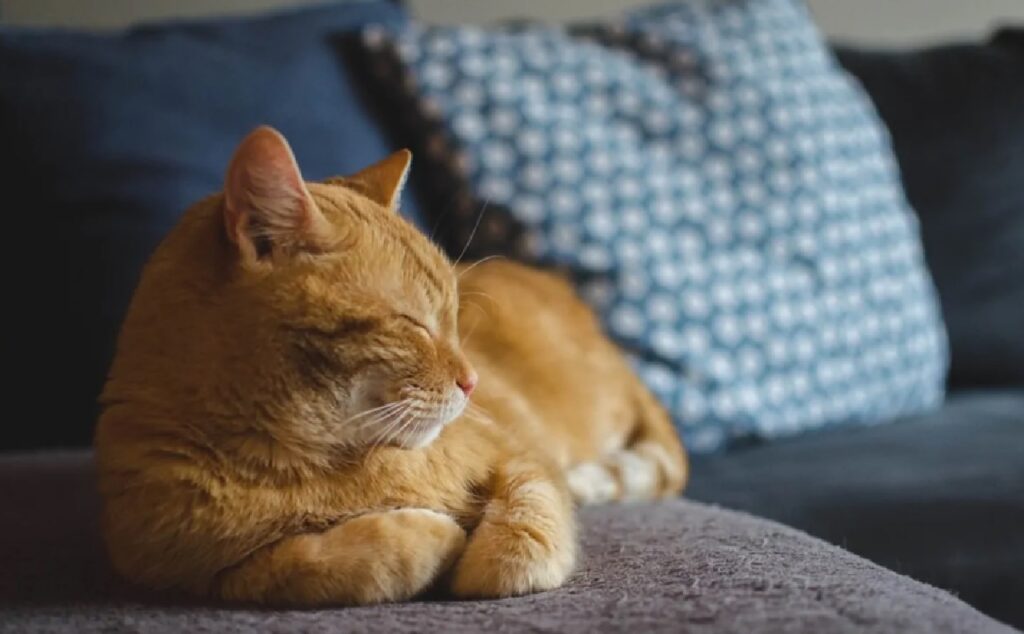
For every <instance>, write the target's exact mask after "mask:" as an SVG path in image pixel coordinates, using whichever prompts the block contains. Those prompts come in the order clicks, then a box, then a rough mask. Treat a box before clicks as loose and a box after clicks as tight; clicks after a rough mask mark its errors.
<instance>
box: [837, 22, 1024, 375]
mask: <svg viewBox="0 0 1024 634" xmlns="http://www.w3.org/2000/svg"><path fill="white" fill-rule="evenodd" d="M839 59H840V61H841V62H842V63H843V65H844V66H845V67H846V68H847V70H849V71H850V72H852V73H853V74H854V75H855V76H856V77H857V78H858V79H860V81H861V82H862V83H863V85H864V88H865V89H866V90H867V91H868V93H869V94H870V96H871V98H872V100H873V101H874V102H875V105H876V107H877V108H878V112H879V114H880V115H881V116H882V118H883V119H884V120H885V123H886V125H887V126H888V127H889V130H890V133H891V134H892V139H893V145H894V148H895V150H896V157H897V160H898V161H899V165H900V170H901V172H902V174H903V182H904V186H905V187H906V191H907V197H908V198H909V199H910V202H911V204H912V205H913V207H914V208H915V209H916V210H917V213H918V215H919V217H920V220H921V231H922V235H923V238H924V250H925V257H926V258H927V260H928V265H929V268H930V269H931V271H932V275H933V277H934V279H935V284H936V286H937V287H938V291H939V296H940V299H941V301H942V308H943V313H944V315H945V319H946V326H947V328H948V331H949V338H950V344H951V350H952V365H951V367H950V376H949V381H950V384H951V385H953V386H969V385H1016V386H1024V29H1014V30H1009V29H1008V30H1004V31H1002V32H1001V33H999V34H998V35H997V37H995V38H994V39H993V40H992V41H991V42H988V43H982V44H958V45H949V46H942V47H936V48H931V49H925V50H919V51H900V52H869V51H858V50H853V49H841V50H840V51H839Z"/></svg>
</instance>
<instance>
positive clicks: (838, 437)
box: [689, 390, 1024, 627]
mask: <svg viewBox="0 0 1024 634" xmlns="http://www.w3.org/2000/svg"><path fill="white" fill-rule="evenodd" d="M1022 448H1024V390H1015V391H1011V390H1006V391H991V392H975V393H963V394H955V395H953V396H951V397H950V399H949V401H948V402H947V404H946V406H945V407H944V408H943V409H942V410H940V411H938V412H935V413H934V414H930V415H927V416H921V417H917V418H914V419H909V420H906V421H903V422H902V423H897V424H893V425H885V426H882V427H876V428H872V429H846V430H842V431H834V432H823V433H821V434H817V435H813V436H805V437H801V438H797V439H794V440H792V441H787V442H783V443H777V444H770V445H764V446H759V447H751V448H748V449H746V450H743V451H736V452H733V453H730V454H727V455H723V456H716V457H714V458H709V459H705V460H700V461H698V462H696V464H695V465H694V469H693V472H694V478H693V482H692V483H691V486H690V490H689V495H690V496H691V497H693V498H696V499H699V500H703V501H706V502H716V503H720V504H722V505H725V506H728V507H730V508H735V509H741V510H744V511H747V512H750V513H755V514H757V515H761V516H764V517H769V518H771V519H774V520H777V521H780V522H783V523H785V524H788V525H790V526H795V527H797V528H800V529H802V530H805V531H807V532H809V533H811V534H812V535H815V536H817V537H821V538H823V539H825V540H827V541H830V542H832V543H833V544H839V545H842V546H843V547H845V548H848V549H850V550H851V551H853V552H855V553H857V554H858V555H861V556H864V557H867V558H868V559H870V560H872V561H875V562H877V563H880V564H882V565H884V566H887V567H889V568H892V569H894V570H896V571H898V572H902V573H904V574H907V575H910V576H912V577H914V578H916V579H920V580H922V581H926V582H928V583H932V584H935V585H937V586H939V587H942V588H946V589H948V590H952V591H953V592H955V593H956V594H957V595H958V596H960V597H961V598H962V599H964V600H965V601H967V602H968V603H970V604H972V605H974V606H975V607H977V608H978V609H980V610H982V611H983V612H985V613H987V614H990V615H992V616H995V617H997V618H1000V619H1002V620H1004V621H1006V622H1009V623H1012V624H1014V625H1016V626H1018V627H1021V626H1024V602H1022V601H1021V597H1024V575H1022V574H1021V571H1022V570H1024V449H1022Z"/></svg>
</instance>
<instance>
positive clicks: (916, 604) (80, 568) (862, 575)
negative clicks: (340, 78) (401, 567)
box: [0, 453, 1013, 634]
mask: <svg viewBox="0 0 1024 634" xmlns="http://www.w3.org/2000/svg"><path fill="white" fill-rule="evenodd" d="M91 471H92V465H91V457H90V456H89V454H87V453H65V454H57V453H50V454H41V455H38V456H20V457H18V456H16V457H8V458H4V459H0V561H2V562H3V566H4V573H3V575H2V576H0V632H26V631H41V632H62V633H63V632H98V631H103V632H118V631H144V632H196V633H201V632H225V631H249V630H258V631H266V632H405V631H408V632H414V631H415V632H421V631H444V632H481V631H544V632H585V633H587V634H592V633H594V632H626V631H629V632H660V631H671V632H808V633H815V634H818V633H820V632H872V633H875V632H894V633H900V634H902V633H906V632H992V633H997V632H1012V631H1013V630H1012V629H1010V628H1008V627H1006V626H1004V625H1001V624H999V623H997V622H996V621H993V620H992V619H990V618H988V617H986V616H983V615H982V614H980V613H979V612H977V611H975V610H974V609H973V608H970V607H969V606H967V605H966V604H964V603H962V602H960V601H959V600H958V599H956V598H954V597H952V596H951V595H949V594H947V593H945V592H943V591H941V590H937V589H935V588H932V587H930V586H926V585H923V584H921V583H918V582H916V581H913V580H911V579H909V578H907V577H902V576H900V575H898V574H896V573H893V572H890V571H888V570H886V569H884V568H880V567H879V566H876V565H874V564H872V563H870V562H868V561H866V560H864V559H861V558H859V557H857V556H855V555H852V554H850V553H848V552H846V551H843V550H841V549H839V548H836V547H834V546H830V545H827V544H825V543H824V542H821V541H818V540H816V539H813V538H811V537H808V536H807V535H805V534H803V533H800V532H798V531H795V530H793V529H789V528H786V527H783V526H781V525H778V524H775V523H772V522H768V521H765V520H760V519H756V518H753V517H750V516H747V515H743V514H740V513H735V512H731V511H725V510H721V509H717V508H714V507H709V506H704V505H701V504H696V503H692V502H687V501H681V500H680V501H673V502H665V503H661V504H656V505H638V506H611V507H602V508H592V509H587V510H585V511H584V512H583V517H582V525H583V528H582V533H583V544H584V557H583V562H582V565H581V566H580V570H579V571H578V573H577V574H576V575H575V576H574V577H573V578H572V580H571V582H570V583H569V584H568V585H567V586H566V587H564V588H561V589H559V590H556V591H554V592H548V593H544V594H538V595H533V596H528V597H521V598H516V599H506V600H500V601H470V602H454V601H445V600H443V599H435V600H430V601H419V602H413V603H407V604H399V605H386V606H377V607H368V608H347V609H335V610H318V611H265V610H255V609H246V608H221V607H212V606H204V605H195V604H191V603H189V602H188V601H185V600H180V601H179V600H174V599H169V598H167V597H162V598H154V597H149V596H147V595H146V594H145V593H142V592H140V591H137V590H132V589H129V588H126V587H124V586H123V585H122V584H120V583H119V582H117V581H116V580H114V579H112V578H111V575H110V573H109V572H108V571H107V569H106V566H105V564H104V560H103V554H102V548H101V547H100V545H99V540H98V537H97V534H96V527H95V525H96V508H97V500H96V496H95V493H94V492H93V490H92V489H93V485H92V477H91V475H92V474H91Z"/></svg>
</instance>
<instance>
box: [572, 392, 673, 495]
mask: <svg viewBox="0 0 1024 634" xmlns="http://www.w3.org/2000/svg"><path fill="white" fill-rule="evenodd" d="M633 389H634V403H635V413H636V421H635V423H634V427H633V429H632V431H631V433H630V434H629V435H628V436H627V441H626V443H625V445H624V446H623V447H621V448H619V449H616V450H614V451H612V452H611V453H609V454H607V455H605V456H604V457H602V458H601V459H600V460H596V461H590V462H582V463H579V464H576V465H573V466H572V467H570V468H569V469H568V471H567V472H566V479H567V481H568V483H569V490H570V491H572V494H573V497H574V498H575V499H576V501H577V502H579V503H581V504H600V503H603V502H611V501H616V500H623V501H624V500H652V499H658V498H663V497H669V496H674V495H678V494H679V493H681V492H682V490H683V487H684V486H685V485H686V480H687V477H688V474H689V468H688V463H687V459H686V452H685V450H684V449H683V445H682V443H681V442H680V440H679V436H678V434H677V433H676V430H675V427H674V426H673V425H672V421H671V419H670V418H669V416H668V414H667V413H666V412H665V410H664V409H663V408H662V407H661V405H660V404H659V403H658V402H657V400H656V399H655V398H654V396H653V395H652V394H651V393H650V392H649V391H648V390H647V388H646V387H645V386H644V385H642V384H641V383H640V381H639V379H637V380H636V385H635V387H634V388H633Z"/></svg>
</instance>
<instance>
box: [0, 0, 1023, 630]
mask: <svg viewBox="0 0 1024 634" xmlns="http://www.w3.org/2000/svg"><path fill="white" fill-rule="evenodd" d="M384 5H387V6H384ZM354 6H355V7H356V8H350V10H349V12H348V13H345V14H344V15H342V14H341V13H338V12H337V11H338V10H337V9H334V8H332V7H329V6H324V7H320V8H318V9H312V10H308V11H306V12H299V13H296V14H286V15H273V16H269V17H265V18H259V19H257V20H254V21H233V20H224V21H219V22H218V21H214V22H209V23H206V22H204V23H178V24H171V25H151V26H146V27H143V28H141V29H138V30H136V31H133V32H131V33H129V34H127V35H125V36H87V35H79V34H73V33H36V32H31V33H25V32H17V31H15V30H9V31H8V30H4V29H0V56H2V57H0V140H2V142H3V145H5V146H6V147H7V148H8V150H7V151H5V152H3V157H2V158H3V162H4V165H3V168H4V169H3V173H4V174H5V176H4V177H3V179H4V180H3V181H2V182H3V187H4V189H5V190H6V191H7V192H8V195H9V197H8V200H9V201H11V202H10V203H9V204H12V205H14V208H16V209H30V210H32V211H31V213H29V212H21V213H17V214H16V216H17V218H16V220H15V222H16V223H17V224H16V225H15V228H16V229H17V232H16V234H17V236H18V239H16V240H13V241H11V242H10V243H9V246H8V257H12V258H13V261H14V262H18V263H20V264H24V263H26V262H30V263H31V262H35V263H34V264H33V266H34V267H35V268H34V269H33V270H34V271H36V274H35V275H33V276H28V277H27V279H20V280H19V283H16V284H14V286H13V289H12V290H11V291H9V292H11V293H12V294H13V296H14V298H15V300H16V302H17V304H16V305H17V306H19V307H22V310H18V311H15V312H16V314H15V315H14V316H15V318H16V319H17V320H18V322H17V328H12V329H10V330H9V331H8V335H7V337H8V342H6V343H5V346H8V347H9V349H10V350H11V354H12V358H13V359H15V364H16V365H17V366H18V367H19V368H21V369H22V371H21V372H20V374H19V375H18V378H17V379H16V381H17V382H16V383H15V384H14V386H13V388H12V389H11V398H12V409H13V411H14V412H17V413H18V414H19V416H18V418H17V420H18V424H17V425H16V426H14V427H15V428H14V429H12V430H11V432H10V437H9V438H8V439H7V441H6V442H5V443H4V447H5V449H6V450H7V452H6V453H5V455H3V456H2V457H0V479H2V485H0V532H2V534H3V539H2V540H0V549H2V550H0V561H3V562H5V575H3V578H2V580H0V610H2V612H3V616H2V618H0V631H12V632H14V631H76V632H78V631H125V630H127V631H180V630H184V629H191V630H195V631H225V630H248V629H264V630H271V631H307V630H309V631H320V630H324V631H326V630H331V631H335V630H342V631H424V630H431V629H445V630H451V631H481V630H484V629H494V630H500V631H504V630H509V631H513V630H515V631H526V630H529V631H581V632H582V631H595V630H596V631H626V630H633V631H635V630H641V631H709V632H710V631H715V632H719V631H721V632H732V631H735V632H747V631H787V632H803V631H806V632H823V631H829V632H831V631H870V632H910V631H922V632H924V631H946V632H967V631H970V632H989V631H991V632H1001V631H1011V629H1010V628H1009V627H1007V626H1005V625H1003V624H1001V623H999V621H1003V622H1005V623H1007V624H1011V625H1013V626H1017V627H1021V626H1024V603H1022V602H1021V600H1020V598H1021V597H1024V573H1022V572H1021V571H1022V570H1024V449H1022V447H1024V379H1022V373H1024V358H1022V356H1021V354H1020V351H1021V349H1022V347H1024V328H1021V323H1022V322H1021V317H1020V316H1021V315H1022V314H1024V290H1022V289H1024V286H1022V284H1021V280H1022V279H1024V264H1022V263H1024V255H1022V254H1024V188H1021V187H1020V186H1019V181H1020V174H1021V173H1022V171H1024V70H1022V69H1024V46H1022V44H1021V40H1022V39H1024V38H1022V37H1021V36H1020V34H1019V33H1016V34H1015V33H1013V32H1012V31H1005V32H1003V33H1001V34H1000V35H999V36H998V37H995V38H993V39H992V40H991V41H986V42H978V43H965V44H962V45H955V46H947V47H939V48H936V49H934V50H925V51H915V52H895V53H893V52H870V51H862V50H858V49H856V48H853V47H847V46H837V53H838V55H839V58H840V60H841V61H842V63H843V64H844V65H845V67H846V68H847V69H848V70H849V71H850V72H852V73H853V74H854V75H855V76H856V77H857V78H858V79H859V80H860V81H861V82H862V83H863V84H864V86H865V88H866V89H867V91H868V93H869V94H870V96H871V97H872V99H873V100H874V101H875V104H876V107H877V108H878V110H879V112H880V114H881V115H882V117H883V119H884V120H885V121H886V123H887V124H888V125H889V128H890V132H891V134H892V136H893V141H894V145H895V149H896V154H897V158H898V160H899V162H900V167H901V170H902V173H903V176H904V184H905V186H906V188H907V193H908V197H909V198H910V200H911V202H912V203H913V205H914V206H915V208H916V209H917V211H918V213H919V216H920V221H921V224H922V230H923V234H924V242H925V250H926V256H927V258H928V264H929V267H930V268H931V270H932V273H933V275H934V276H935V281H936V285H937V287H938V290H939V294H940V297H941V299H942V304H943V310H944V313H945V318H946V321H947V324H948V326H949V329H950V340H951V344H952V350H953V365H952V370H951V375H950V383H949V395H948V397H947V401H946V404H945V405H944V406H943V407H942V408H941V409H940V410H938V411H936V412H934V413H931V414H926V415H922V416H917V417H913V418H910V419H906V420H900V421H894V422H891V423H888V424H885V425H879V426H873V427H868V428H863V427H858V428H852V427H850V428H839V429H832V430H828V431H821V432H815V433H809V434H805V435H803V436H800V437H797V438H794V439H790V440H782V441H773V442H770V443H758V442H748V443H747V444H746V445H745V446H739V447H734V448H732V449H731V450H729V451H726V452H722V453H718V454H714V455H709V456H698V457H696V458H695V460H694V463H693V479H692V483H691V485H690V488H689V490H688V493H687V497H688V498H689V500H685V501H684V500H680V501H672V502H667V503H664V504H660V505H641V506H631V505H625V506H609V507H599V508H590V509H585V510H584V511H583V515H582V526H583V528H582V534H583V543H584V558H583V564H582V566H581V569H580V571H579V572H578V573H577V574H576V575H575V576H574V577H573V579H572V580H571V582H570V583H569V584H568V585H567V586H566V587H565V588H562V589H560V590H558V591H555V592H551V593H546V594H541V595H536V596H531V597H523V598H518V599H508V600H502V601H493V602H460V603H455V602H450V601H447V600H445V598H444V597H443V595H441V594H438V595H436V596H434V595H431V596H428V597H425V598H424V599H423V600H421V601H417V602H414V603H410V604H406V605H400V606H378V607H367V608H359V609H339V610H324V611H309V612H269V611H262V610H258V609H252V608H249V607H245V606H232V607H227V608H224V607H216V606H210V605H203V604H197V603H195V602H194V601H190V600H188V599H186V598H182V597H168V596H158V595H152V594H149V593H145V592H142V591H140V590H138V589H134V588H129V587H125V586H123V585H122V584H121V583H120V582H119V581H118V580H116V579H115V578H113V576H112V575H111V573H110V572H109V570H108V569H107V567H106V564H105V559H104V556H103V553H102V547H101V545H100V543H99V539H98V531H97V526H96V517H97V505H98V500H97V497H96V494H95V491H94V486H93V477H92V458H91V454H90V453H89V451H88V450H87V449H84V448H82V447H84V446H85V445H87V444H88V440H89V436H90V433H91V421H92V420H93V417H94V414H95V410H94V408H93V405H92V399H93V395H94V394H95V393H96V391H97V390H98V385H99V384H100V383H101V382H102V373H103V371H104V364H105V362H106V359H107V358H109V350H110V346H111V344H112V340H113V335H114V332H116V323H117V320H118V319H119V315H120V313H121V311H123V308H124V303H125V302H126V301H127V297H128V295H129V293H130V290H131V286H132V284H133V280H134V278H135V275H137V271H138V268H139V266H140V265H141V262H142V260H143V259H144V258H145V255H146V254H147V253H148V250H149V249H150V248H152V246H153V244H154V242H155V240H157V239H158V238H159V235H160V234H161V233H162V232H163V231H164V230H166V227H167V226H169V224H170V223H172V222H173V220H174V218H175V216H176V214H177V213H179V212H180V211H181V209H182V208H183V206H184V205H185V204H187V202H188V201H190V200H193V199H195V198H198V197H199V196H200V195H202V194H203V193H205V192H207V191H211V190H214V189H216V188H217V187H218V186H219V185H218V182H219V181H218V179H219V178H220V175H219V169H220V165H221V164H222V163H223V161H224V160H226V157H224V156H223V155H224V154H225V153H227V152H229V151H230V145H231V143H232V142H233V139H235V138H237V137H239V136H240V134H241V132H243V131H244V130H245V129H247V128H249V127H251V125H254V124H256V123H262V122H270V123H275V124H276V125H278V126H280V127H282V128H283V129H284V131H285V132H286V134H288V136H289V137H290V138H292V139H293V141H295V140H296V139H297V142H296V147H297V152H298V153H299V156H300V159H301V158H302V157H303V156H312V160H311V161H304V165H305V164H309V163H312V164H313V165H314V167H313V168H312V169H311V172H312V175H313V176H326V175H328V174H329V173H330V171H328V170H331V169H337V170H338V171H345V170H346V169H349V168H351V167H354V166H356V165H358V164H359V163H360V162H361V161H363V158H364V156H370V158H376V156H373V155H374V154H376V155H380V154H383V152H385V151H386V150H387V148H388V147H389V146H390V145H394V144H395V140H394V139H392V138H389V136H388V133H387V132H386V129H387V127H388V126H387V125H386V122H382V121H381V120H380V116H381V113H380V112H371V111H370V110H369V109H368V108H367V106H366V105H365V102H362V101H360V100H359V99H356V98H355V96H354V94H355V93H356V92H358V91H357V90H356V89H355V88H353V86H355V85H356V84H357V83H358V82H356V80H354V79H351V78H350V77H349V74H350V73H351V69H346V67H345V66H344V64H340V63H338V61H337V60H338V58H339V57H340V56H341V50H342V47H340V46H338V42H337V40H336V39H335V37H334V35H333V31H332V29H334V30H339V29H347V28H350V27H352V26H357V25H358V24H360V23H363V22H365V21H367V20H370V19H373V20H377V21H380V20H383V21H388V20H399V19H401V16H400V15H398V14H399V11H398V9H397V8H395V7H393V6H391V5H389V4H388V3H373V2H369V3H356V4H355V5H354ZM361 12H363V13H361ZM364 13H365V14H364ZM311 29H313V30H315V32H316V34H317V35H319V36H322V39H323V45H322V46H321V47H320V48H312V49H311V48H310V47H308V46H306V45H305V44H300V41H304V40H309V39H310V38H309V35H310V33H311V32H312V31H311ZM104 38H109V39H104ZM313 39H316V38H313ZM69 59H74V60H76V61H75V63H72V62H69V61H68V60H69ZM125 59H132V60H133V63H134V64H135V65H134V66H131V65H129V64H125V63H124V60H125ZM296 68H301V69H304V70H303V72H306V73H314V74H312V75H302V74H298V75H296V73H295V72H294V71H295V69H296ZM310 69H312V70H310ZM97 73H98V74H97ZM232 73H234V74H232ZM334 73H337V75H334ZM228 74H230V78H229V79H230V81H229V82H228V83H227V88H226V89H224V91H223V92H222V91H221V90H220V89H219V88H218V87H219V86H222V85H223V84H224V82H225V81H226V80H225V77H227V75H228ZM96 77H100V78H101V79H100V80H96V81H93V80H94V78H96ZM337 77H343V78H344V81H339V80H337ZM282 78H289V80H290V81H294V82H295V85H294V86H292V88H294V90H297V91H299V93H298V96H296V93H294V92H292V93H290V94H291V97H290V101H288V100H285V102H284V105H281V100H280V99H279V100H277V102H278V105H276V106H274V107H270V106H265V105H264V104H263V100H262V97H263V96H264V95H265V93H266V91H267V89H268V87H272V86H275V85H277V84H275V82H279V81H280V80H281V79H282ZM350 81H351V82H352V83H349V82H350ZM303 82H305V83H303ZM335 82H337V83H335ZM310 85H312V86H315V89H314V90H312V91H311V92H309V93H306V92H302V91H306V90H307V89H308V87H309V86H310ZM126 86H127V87H128V88H127V90H129V91H132V90H134V91H135V92H134V93H132V94H129V95H127V97H126V96H125V95H124V94H122V93H123V92H124V91H125V90H126V88H125V87H126ZM190 86H191V89H190V90H184V91H182V87H185V88H188V87H190ZM338 86H340V88H339V87H338ZM235 93H237V94H240V95H243V96H244V97H245V99H242V100H241V101H237V102H236V101H232V99H231V94H235ZM196 95H201V96H203V98H201V99H199V98H196ZM211 95H212V96H211ZM270 101H273V100H270ZM211 103H212V104H213V107H210V105H211ZM338 103H343V110H336V109H335V108H339V107H341V106H338V105H337V104H338ZM204 109H205V110H204ZM200 111H201V112H202V115H203V118H201V119H196V118H194V117H193V118H192V119H191V120H189V119H188V117H187V116H186V115H189V116H191V115H195V114H196V113H197V112H200ZM98 112H99V115H102V116H99V118H98V119H97V116H98V115H97V113H98ZM310 113H312V114H310ZM339 113H340V116H339V117H337V118H338V119H339V120H341V121H342V122H343V123H336V122H335V121H334V118H335V116H336V115H339ZM149 115H151V116H149ZM97 121H99V122H100V123H101V124H102V125H100V126H98V127H97V126H96V125H95V124H96V123H97ZM197 121H198V122H199V123H198V124H197V123H196V122H197ZM126 122H130V125H126ZM86 123H88V124H90V125H93V127H92V128H88V126H85V125H83V124H86ZM325 130H326V132H325ZM353 134H356V135H359V136H358V151H356V150H352V151H340V150H338V149H337V148H338V147H340V144H343V143H345V142H346V140H347V139H351V138H353V137H352V136H351V135H353ZM104 135H108V136H104ZM115 137H116V138H115ZM318 145H319V146H323V145H327V146H329V147H330V148H331V149H332V150H336V151H325V150H323V149H320V150H317V149H316V148H317V146H318ZM11 148H14V150H12V149H11ZM126 148H129V149H131V151H126ZM154 148H157V149H158V150H159V151H156V150H154ZM194 156H195V158H193V157H194ZM185 161H190V162H185ZM183 162H185V163H183ZM122 175H127V176H126V177H125V176H122ZM106 183H114V184H113V185H109V186H108V185H106ZM40 203H43V204H40ZM413 212H415V208H414V209H413ZM22 223H24V224H22ZM111 228H113V229H111ZM44 231H45V233H44ZM44 235H48V236H51V238H52V239H54V240H55V241H56V248H53V249H51V251H52V255H51V256H50V257H48V258H47V259H46V260H45V261H44V262H38V261H36V259H35V258H33V255H32V254H33V253H38V251H37V248H38V245H37V244H36V242H37V240H34V239H24V238H26V236H28V237H37V236H44ZM30 307H31V308H34V310H32V309H30ZM69 317H70V319H69ZM54 388H57V390H58V391H59V392H60V393H61V394H62V396H61V397H54V396H52V390H53V389H54ZM22 412H24V413H25V414H24V415H22ZM68 447H72V449H67V448H68ZM73 447H79V448H78V449H73ZM727 509H728V510H727ZM983 613H984V614H983Z"/></svg>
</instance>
